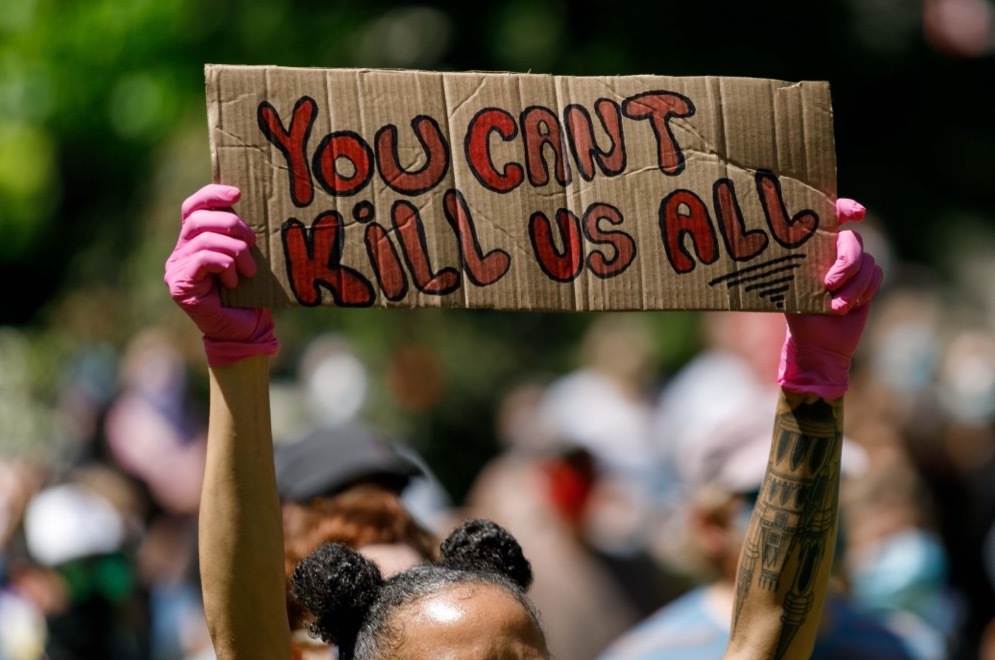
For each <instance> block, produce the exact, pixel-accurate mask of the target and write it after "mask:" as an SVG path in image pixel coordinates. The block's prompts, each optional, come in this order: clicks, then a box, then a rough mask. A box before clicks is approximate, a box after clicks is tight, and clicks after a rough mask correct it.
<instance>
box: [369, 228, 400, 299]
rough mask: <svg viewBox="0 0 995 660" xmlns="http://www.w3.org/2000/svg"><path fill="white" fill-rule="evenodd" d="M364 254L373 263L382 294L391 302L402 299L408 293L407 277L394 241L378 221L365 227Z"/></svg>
mask: <svg viewBox="0 0 995 660" xmlns="http://www.w3.org/2000/svg"><path fill="white" fill-rule="evenodd" d="M364 238H365V241H366V254H367V255H369V257H370V263H371V264H373V273H374V274H375V275H376V276H377V283H378V284H379V285H380V290H381V291H383V295H384V296H385V297H386V298H387V300H390V301H391V302H397V301H399V300H403V299H404V296H406V295H408V277H407V275H405V274H404V268H402V267H401V258H400V257H399V256H398V255H397V249H396V248H395V247H394V242H393V241H392V240H390V235H389V234H388V233H387V230H386V229H384V228H383V226H381V225H380V224H379V223H376V222H374V223H373V224H371V225H369V226H367V227H366V235H365V237H364Z"/></svg>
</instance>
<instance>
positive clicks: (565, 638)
mask: <svg viewBox="0 0 995 660" xmlns="http://www.w3.org/2000/svg"><path fill="white" fill-rule="evenodd" d="M580 358H581V359H580V365H579V367H578V368H577V369H576V370H574V371H572V372H570V373H568V374H566V375H564V376H562V377H560V378H557V379H556V380H554V381H553V382H551V383H550V384H549V385H547V386H540V385H538V384H525V385H522V386H520V387H518V388H516V389H515V390H513V391H512V392H510V393H509V394H508V395H507V396H506V397H505V400H504V401H503V403H502V405H501V408H500V412H499V416H498V435H499V438H500V440H501V442H502V444H503V445H504V446H505V451H504V452H503V453H502V454H501V455H499V456H498V457H496V458H495V459H493V460H492V461H490V462H489V463H488V464H487V465H485V466H484V468H483V469H482V470H481V472H480V474H479V475H478V477H477V480H476V482H475V484H474V486H473V487H472V488H471V490H470V492H469V494H468V496H467V498H466V507H467V509H468V511H469V512H470V514H471V515H475V516H482V517H485V518H489V519H492V520H495V521H496V522H498V523H499V524H501V525H502V526H504V527H506V528H507V529H508V530H509V531H510V532H511V533H512V534H514V536H515V537H516V538H517V539H518V541H519V543H521V545H522V548H523V549H524V551H525V553H526V555H527V556H528V557H529V560H530V561H531V562H532V564H533V566H534V568H535V574H536V577H535V581H534V583H533V586H532V589H531V592H530V593H531V596H532V600H533V602H535V604H536V606H537V607H538V608H539V611H540V612H541V613H542V615H543V624H544V627H545V629H546V634H547V638H548V640H549V643H550V647H551V648H552V649H554V650H555V652H556V654H557V655H559V656H562V657H569V658H577V659H578V660H583V659H585V658H593V657H595V655H596V654H597V653H598V651H599V650H600V649H602V648H604V647H605V646H606V645H607V644H608V642H610V641H611V640H612V639H614V638H615V637H617V636H618V635H619V634H620V633H621V632H622V631H624V630H626V629H627V628H629V627H630V626H632V625H633V624H634V623H635V622H636V621H638V620H639V619H641V618H643V617H644V616H646V615H648V614H650V613H651V612H653V611H654V610H656V609H657V608H658V607H660V605H662V604H663V603H664V602H666V601H667V600H668V599H669V598H672V597H673V596H674V595H675V593H676V589H675V588H674V586H673V585H672V584H671V581H670V576H668V575H666V574H665V573H664V572H663V571H662V570H660V568H659V566H658V565H657V564H656V563H655V562H654V561H653V560H652V558H651V557H650V556H649V555H648V554H647V552H646V542H647V532H648V531H649V530H650V529H651V525H650V520H649V515H650V512H651V509H652V498H653V497H654V491H655V490H657V486H656V481H657V479H659V473H658V472H657V471H656V470H655V464H654V462H653V460H652V456H651V455H650V454H649V446H648V442H647V441H648V435H647V434H648V430H649V421H650V413H651V408H650V402H649V399H648V397H647V394H646V393H647V390H648V383H649V379H650V377H651V376H652V375H653V372H654V368H655V364H654V360H653V358H652V343H651V336H650V334H649V328H648V327H647V326H646V325H645V323H643V318H642V317H639V316H635V315H625V314H618V315H610V316H605V317H602V318H600V319H598V320H597V321H595V323H594V324H593V325H592V326H591V327H590V328H589V330H588V332H587V333H586V334H585V336H584V339H583V340H582V343H581V349H580Z"/></svg>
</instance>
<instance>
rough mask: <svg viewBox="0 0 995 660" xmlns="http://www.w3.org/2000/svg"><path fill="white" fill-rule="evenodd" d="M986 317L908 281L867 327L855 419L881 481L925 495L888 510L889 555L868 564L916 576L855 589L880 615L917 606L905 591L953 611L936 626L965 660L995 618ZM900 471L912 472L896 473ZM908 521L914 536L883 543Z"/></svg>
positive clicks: (994, 447)
mask: <svg viewBox="0 0 995 660" xmlns="http://www.w3.org/2000/svg"><path fill="white" fill-rule="evenodd" d="M987 313H988V314H989V315H990V314H991V310H990V309H989V310H988V312H987ZM984 314H985V308H984V307H981V306H973V307H968V306H966V305H964V303H963V302H960V301H958V299H957V298H956V297H955V296H951V295H950V292H948V291H945V290H943V289H941V288H940V287H939V286H938V285H937V284H936V282H934V281H933V280H932V279H930V278H928V277H923V276H922V275H921V274H917V273H912V274H910V275H906V276H904V277H902V278H900V279H899V280H898V281H897V282H896V283H895V284H894V286H893V290H892V291H891V292H890V294H889V296H887V297H886V298H884V299H883V300H882V304H881V305H880V308H879V311H878V313H877V314H876V315H875V319H874V323H873V324H871V325H870V326H869V327H868V333H867V342H866V343H865V345H864V346H863V347H862V350H863V351H864V352H865V354H866V358H865V359H863V360H861V361H860V362H858V365H857V368H856V369H855V371H854V390H853V391H854V397H853V401H854V405H853V406H852V411H853V414H852V415H849V414H848V418H849V419H848V424H849V425H850V427H851V430H850V431H849V432H850V433H851V434H852V435H853V437H854V438H855V439H857V440H859V441H860V442H861V443H862V444H863V445H864V446H865V447H867V449H868V452H869V454H870V457H871V464H872V469H874V470H880V471H881V476H882V477H886V476H887V477H888V478H890V479H894V480H895V482H896V483H895V484H893V485H894V486H896V487H898V494H902V493H907V492H908V491H909V490H910V489H913V488H914V489H916V490H920V489H921V491H922V492H919V493H916V494H915V495H914V496H912V497H911V498H910V499H911V503H910V502H905V503H901V504H900V503H899V502H896V501H895V498H894V497H891V498H885V501H884V502H883V503H882V506H884V507H885V508H886V510H889V511H888V512H887V515H886V516H885V520H886V521H887V522H886V523H883V524H882V525H881V527H882V529H881V533H880V534H879V535H878V536H880V537H881V538H880V543H875V544H874V545H873V546H869V547H873V548H876V549H877V551H876V552H873V553H869V554H868V555H867V558H868V559H871V558H874V557H877V556H879V555H878V552H881V553H883V552H885V551H886V549H887V548H888V547H892V551H893V552H895V553H897V554H898V556H901V557H904V558H905V560H906V561H912V564H911V565H910V566H908V567H907V568H906V571H905V573H907V574H908V575H903V576H899V575H896V574H891V573H882V574H881V575H879V576H876V577H875V572H872V571H862V574H861V575H860V576H857V575H855V576H854V579H855V580H857V579H858V578H863V579H866V580H868V582H867V585H866V587H864V588H863V589H864V590H866V592H867V594H868V596H870V597H871V598H872V599H873V600H874V601H878V605H877V606H878V607H879V609H880V601H882V600H889V601H890V600H894V601H895V603H906V604H907V599H908V595H909V594H907V593H902V591H903V590H904V589H905V588H906V587H910V588H914V589H924V590H925V594H924V595H928V598H927V600H929V601H931V602H936V601H937V600H938V601H939V602H940V603H941V604H943V603H945V605H943V607H942V608H941V609H943V610H944V611H943V612H942V613H940V614H936V615H932V616H929V617H927V622H928V623H929V624H930V625H931V626H932V627H933V628H935V629H936V630H937V631H939V633H940V634H943V635H947V636H948V637H949V638H950V639H951V640H952V647H951V651H950V657H951V658H955V659H957V660H960V659H966V658H975V657H977V655H978V653H979V646H980V645H981V644H982V641H983V635H984V634H985V633H984V631H985V630H986V627H987V626H989V624H990V622H991V621H992V620H993V617H995V589H993V582H992V581H991V580H981V579H978V576H979V575H983V574H985V556H984V550H983V548H984V539H985V535H986V533H987V532H988V530H989V529H990V527H991V526H992V524H993V521H995V489H993V488H992V484H993V483H995V479H993V477H995V340H993V338H992V337H993V334H992V330H991V320H990V318H991V317H990V316H989V317H985V316H984ZM895 466H907V467H908V469H909V472H908V473H907V474H904V475H902V474H901V473H894V468H895ZM912 509H914V510H912ZM903 520H904V521H908V522H906V523H904V526H905V527H910V528H912V531H913V532H914V533H913V534H899V535H898V536H896V537H894V538H891V536H890V535H888V534H886V533H885V532H887V531H888V529H887V526H888V525H891V526H892V527H894V526H895V524H896V523H897V522H901V521H903ZM871 529H872V530H873V529H874V527H872V528H871ZM896 531H900V530H896ZM937 545H939V546H940V547H939V548H937V547H936V546H937ZM882 559H883V557H882ZM946 559H948V561H947V560H946ZM917 580H918V581H917ZM854 588H855V590H857V589H858V588H860V587H859V584H857V583H855V585H854ZM892 589H895V590H897V591H896V592H891V590H892ZM879 590H881V591H883V592H884V593H883V594H881V595H874V594H875V592H877V591H879ZM910 615H911V616H916V617H920V618H921V617H922V615H921V614H919V613H917V612H916V611H912V612H911V613H910Z"/></svg>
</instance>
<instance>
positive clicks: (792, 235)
mask: <svg viewBox="0 0 995 660" xmlns="http://www.w3.org/2000/svg"><path fill="white" fill-rule="evenodd" d="M756 182H757V195H759V196H760V205H761V206H762V207H763V209H764V217H766V218H767V225H768V226H769V227H770V233H771V234H773V235H774V240H775V241H777V242H778V243H780V244H781V245H782V246H784V247H786V248H796V247H798V246H799V245H802V244H803V243H805V241H807V240H808V239H810V238H812V236H813V235H814V234H815V230H816V229H818V228H819V216H818V215H817V214H816V213H815V211H812V210H811V209H802V210H801V211H799V212H798V213H796V214H794V215H793V216H789V215H788V208H787V207H786V206H785V205H784V196H783V195H782V194H781V182H780V181H778V179H777V177H776V176H775V175H774V173H773V172H770V171H767V170H757V173H756Z"/></svg>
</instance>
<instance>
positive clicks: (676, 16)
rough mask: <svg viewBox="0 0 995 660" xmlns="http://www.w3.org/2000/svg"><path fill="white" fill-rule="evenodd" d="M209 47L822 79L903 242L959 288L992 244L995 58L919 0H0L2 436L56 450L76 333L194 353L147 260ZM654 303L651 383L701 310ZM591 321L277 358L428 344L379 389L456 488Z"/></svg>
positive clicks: (294, 336)
mask: <svg viewBox="0 0 995 660" xmlns="http://www.w3.org/2000/svg"><path fill="white" fill-rule="evenodd" d="M205 63H231V64H279V65H287V66H321V67H410V68H430V69H443V70H466V69H481V70H511V71H535V72H551V73H559V74H573V75H595V74H635V73H655V74H667V75H739V76H759V77H768V78H782V79H787V80H804V79H826V80H829V81H830V82H831V84H832V88H833V97H834V107H835V113H836V128H837V140H838V142H837V151H838V153H837V156H838V161H839V180H840V185H839V189H840V191H841V194H845V195H847V196H852V197H856V198H858V199H860V200H861V201H862V202H863V203H864V204H865V205H867V206H868V207H869V208H870V209H872V211H874V212H875V214H876V216H877V219H878V222H879V226H880V229H881V230H882V231H883V232H884V233H885V234H886V235H887V236H888V237H889V239H890V240H891V242H892V245H893V247H894V251H895V258H896V259H897V260H901V261H902V262H903V263H909V264H921V265H923V266H926V267H929V268H930V269H931V270H932V272H936V273H939V276H940V277H944V278H948V279H950V281H952V282H956V281H957V278H958V277H959V276H960V273H959V271H958V270H957V269H956V268H955V267H954V264H957V263H959V262H960V259H959V256H958V254H957V251H958V250H962V249H964V246H965V245H969V246H973V247H975V248H976V247H977V246H978V245H979V244H984V243H985V242H986V241H990V238H989V237H990V235H991V226H992V206H991V202H990V196H989V192H988V190H989V189H990V188H989V183H988V177H989V174H990V172H991V167H990V165H989V162H990V161H989V158H990V154H991V153H992V152H993V150H995V129H993V128H992V122H991V120H990V114H991V112H990V106H989V105H988V104H987V102H986V101H984V99H985V95H986V93H987V92H986V89H991V87H992V83H993V82H995V81H993V77H995V75H993V71H995V67H993V66H992V61H991V56H990V54H988V55H984V56H982V57H978V58H960V57H951V56H949V54H944V53H941V52H938V51H937V49H935V48H932V47H930V45H929V43H928V42H927V40H926V39H925V38H924V35H923V30H922V24H921V5H920V3H919V2H917V1H914V0H897V1H895V2H878V1H874V2H872V1H870V0H827V1H826V2H819V3H799V2H793V1H788V0H770V1H768V2H765V3H742V2H732V1H724V2H710V3H709V2H700V3H686V2H682V3H677V2H656V3H624V2H617V1H611V0H579V1H575V2H567V1H566V0H534V1H528V0H513V1H511V2H497V3H466V2H456V1H455V0H451V1H445V2H436V3H425V4H421V5H409V4H402V3H397V2H387V1H384V0H364V1H363V2H358V1H355V0H344V1H340V2H334V3H332V2H320V1H318V0H219V1H216V2H197V1H195V0H76V1H70V0H12V1H11V2H8V3H6V4H5V6H4V9H3V11H0V273H2V276H3V282H4V284H3V290H4V294H5V295H4V299H3V302H2V303H0V359H2V360H3V362H2V363H0V371H2V372H4V373H5V376H3V377H2V379H0V432H2V438H0V446H16V447H20V448H22V449H23V448H24V447H38V446H42V447H52V446H55V445H57V439H56V436H57V434H58V433H57V423H56V422H55V421H54V420H52V419H51V418H50V416H48V415H47V414H46V411H48V410H50V408H49V406H50V405H51V404H53V403H54V401H55V399H56V397H57V396H58V392H59V384H60V382H61V381H62V380H64V379H65V378H66V377H67V375H66V374H67V373H69V372H71V369H72V365H74V364H75V363H74V359H75V358H76V356H78V355H79V354H80V352H81V351H82V350H83V349H84V348H86V347H90V348H92V347H94V346H97V347H105V348H106V350H107V351H109V352H110V353H111V354H115V355H116V354H117V353H118V352H119V351H121V350H123V349H124V347H125V346H126V345H127V343H128V341H129V339H130V338H132V337H133V336H135V334H136V333H137V332H139V331H140V330H141V329H143V328H146V327H148V326H151V325H157V326H162V327H165V328H167V329H168V330H169V331H170V332H173V333H176V335H177V336H178V337H180V338H182V340H183V341H184V346H185V347H186V348H187V350H188V353H189V355H190V356H191V363H192V364H195V365H196V364H198V350H199V348H198V346H197V338H196V337H195V336H194V334H193V332H192V329H191V328H190V327H188V326H189V325H190V324H189V323H188V322H187V321H186V319H184V318H182V315H181V314H180V313H179V312H178V311H177V310H176V309H175V308H174V307H173V305H172V303H171V301H170V300H169V297H168V295H167V294H166V291H165V288H164V287H163V285H162V282H161V277H162V264H163V262H164V261H165V258H166V256H167V255H168V253H169V251H170V249H171V248H172V244H173V241H174V240H175V234H176V228H177V226H178V209H179V204H180V201H181V200H182V199H183V198H184V197H186V196H187V195H188V194H189V193H191V192H192V191H193V190H196V189H197V188H198V187H199V186H200V185H202V184H203V183H205V182H207V181H208V180H209V176H210V175H209V154H208V143H207V131H206V121H205V113H204V96H203V65H204V64H205ZM965 235H967V236H970V237H971V240H969V241H966V242H965V241H964V240H963V237H964V236H965ZM968 290H970V287H968ZM979 295H984V294H979ZM645 317H646V320H648V322H649V323H650V324H651V325H652V327H653V328H654V329H655V332H656V337H657V346H656V349H657V358H658V360H659V361H658V363H657V365H656V366H657V370H658V374H659V375H660V377H661V378H662V377H664V376H665V374H666V373H668V372H669V371H670V370H673V369H675V368H676V367H678V366H679V365H680V364H681V363H682V362H683V361H684V360H686V359H687V358H688V356H689V355H690V354H691V353H692V352H693V351H694V350H695V348H696V347H697V344H698V337H697V333H696V318H695V316H694V315H691V314H647V315H645ZM591 320H592V315H544V314H497V313H492V312H449V311H432V312H427V311H413V312H400V311H390V312H382V311H381V312H377V311H366V312H355V311H348V312H338V311H335V310H321V311H301V310H282V311H280V313H279V314H278V328H279V332H280V335H281V338H282V340H283V343H284V354H283V357H282V358H281V360H280V361H279V362H278V363H277V364H276V371H277V373H278V374H280V373H283V374H285V375H290V374H291V373H292V371H293V369H294V360H295V358H296V357H297V356H298V355H299V353H300V351H301V350H302V348H303V346H304V345H305V344H306V342H307V341H308V339H309V338H310V337H313V336H314V335H315V334H317V333H320V332H326V331H337V332H342V333H344V334H345V335H346V336H348V337H349V338H350V340H351V341H352V342H353V344H354V345H355V347H356V349H357V351H358V352H359V353H360V355H361V356H362V357H363V358H364V359H365V360H367V362H368V363H369V364H370V365H371V370H372V373H374V374H376V375H377V377H378V378H382V377H383V376H382V375H383V373H384V372H385V370H386V368H387V366H388V362H389V358H390V355H391V354H392V351H394V350H395V349H396V348H397V347H398V346H400V345H402V344H406V343H416V344H418V345H421V346H423V347H425V348H427V349H429V351H431V352H433V353H434V354H436V355H437V356H438V358H439V364H440V365H441V370H442V374H443V384H444V392H443V394H444V396H443V397H442V400H441V402H440V403H439V404H437V405H435V406H433V407H431V408H430V409H428V410H420V411H411V410H404V409H402V408H399V407H397V406H396V405H394V404H391V402H390V401H389V400H387V399H378V398H377V397H376V396H374V398H373V400H372V403H371V405H372V406H373V407H374V408H375V413H374V414H375V415H377V416H379V417H380V418H381V420H380V421H382V422H383V423H384V424H387V425H389V426H391V427H392V428H395V429H396V430H397V431H398V432H400V433H403V434H406V435H408V436H410V437H412V438H413V439H414V440H415V441H416V442H418V443H420V445H421V446H422V447H423V448H425V450H426V452H427V453H428V454H429V458H430V459H431V460H434V461H436V462H437V463H440V464H441V465H440V467H441V469H440V472H441V473H442V474H444V475H446V479H447V481H448V484H447V485H449V486H450V488H451V490H452V491H453V493H454V494H455V495H457V496H458V495H459V494H461V493H462V491H463V489H464V488H465V487H466V485H467V483H468V482H469V479H470V478H472V475H473V473H474V471H475V469H476V468H477V467H478V466H479V464H480V462H481V461H482V460H483V459H484V458H486V457H487V456H488V455H489V454H490V453H492V452H493V451H494V449H495V445H494V439H493V436H494V431H493V414H494V413H493V411H494V407H495V405H496V402H497V401H498V399H499V397H500V396H501V395H502V394H503V393H504V392H505V391H506V390H507V389H508V388H509V387H511V386H512V385H513V384H515V383H517V382H520V381H522V380H523V379H527V378H538V379H543V378H549V377H551V376H552V375H555V374H558V373H562V372H563V371H564V370H566V369H568V368H570V366H572V364H573V363H574V360H575V352H576V348H577V342H578V341H579V339H580V337H581V336H582V334H583V331H584V329H585V328H586V327H587V326H588V324H589V323H590V322H591ZM195 376H196V377H195V378H194V386H195V388H201V389H197V390H196V392H197V394H198V395H202V394H203V392H202V388H203V380H202V377H203V372H202V370H201V371H199V372H195ZM380 385H383V383H382V382H381V383H380ZM110 387H111V389H113V385H111V386H110ZM382 390H383V388H382V387H381V388H380V389H379V390H377V391H382ZM392 406H393V407H392Z"/></svg>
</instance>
